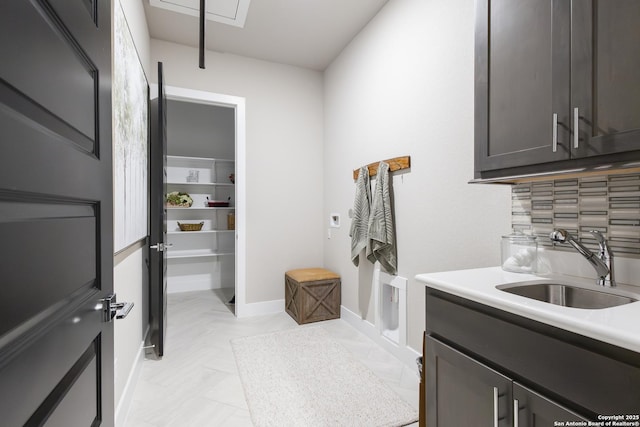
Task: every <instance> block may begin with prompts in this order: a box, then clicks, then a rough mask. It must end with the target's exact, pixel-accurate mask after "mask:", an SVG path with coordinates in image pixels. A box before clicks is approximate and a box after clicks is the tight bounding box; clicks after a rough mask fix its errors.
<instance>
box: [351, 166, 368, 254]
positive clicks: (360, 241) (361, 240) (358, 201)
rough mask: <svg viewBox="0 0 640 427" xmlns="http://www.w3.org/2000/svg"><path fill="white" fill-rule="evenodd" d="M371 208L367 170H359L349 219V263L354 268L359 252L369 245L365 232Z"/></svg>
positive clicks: (364, 167)
mask: <svg viewBox="0 0 640 427" xmlns="http://www.w3.org/2000/svg"><path fill="white" fill-rule="evenodd" d="M370 208H371V184H370V183H369V169H368V168H367V167H366V166H363V167H361V168H360V171H359V172H358V180H357V181H356V198H355V200H354V202H353V218H351V229H350V231H349V237H351V262H353V265H355V266H356V267H357V266H358V265H359V264H360V252H361V251H362V250H363V249H364V248H366V247H367V245H368V244H369V238H368V235H367V230H368V227H369V211H370Z"/></svg>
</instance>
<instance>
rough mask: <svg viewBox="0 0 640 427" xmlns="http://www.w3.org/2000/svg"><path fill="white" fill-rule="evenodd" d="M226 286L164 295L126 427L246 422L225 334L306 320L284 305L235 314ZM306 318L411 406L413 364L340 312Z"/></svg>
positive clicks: (414, 398)
mask: <svg viewBox="0 0 640 427" xmlns="http://www.w3.org/2000/svg"><path fill="white" fill-rule="evenodd" d="M229 292H231V294H230V293H229ZM232 294H233V290H229V289H223V290H214V291H201V292H188V293H181V294H170V295H169V298H168V327H167V339H166V348H165V356H164V357H163V359H162V360H160V361H158V360H152V359H147V360H145V361H144V363H143V366H142V371H141V374H140V379H139V381H138V384H137V386H136V389H135V391H134V395H133V401H132V403H131V407H130V410H129V414H128V417H127V422H126V427H168V426H172V427H173V426H175V427H209V426H211V427H251V426H253V423H252V422H251V417H250V414H249V409H248V407H247V402H246V400H245V397H244V392H243V389H242V384H241V382H240V377H239V375H238V370H237V367H236V363H235V358H234V356H233V352H232V350H231V344H230V342H229V341H230V340H231V339H233V338H236V337H243V336H251V335H258V334H263V333H269V332H275V331H281V330H285V329H292V328H300V327H307V326H310V325H304V326H299V325H298V324H297V323H296V322H295V321H294V320H293V319H291V317H289V315H288V314H286V313H280V314H274V315H268V316H259V317H251V318H246V319H236V318H235V316H234V315H233V313H232V311H231V310H232V308H230V307H228V306H226V305H225V304H224V302H225V301H228V300H229V298H230V297H231V295H232ZM311 325H314V326H321V327H322V328H324V329H325V330H327V331H328V332H329V333H330V334H331V335H332V336H333V337H334V338H335V339H336V340H337V341H338V342H340V343H341V344H342V345H343V346H344V347H345V348H347V349H348V350H349V351H351V353H352V354H353V355H354V356H355V357H357V358H358V359H359V360H360V361H361V362H362V363H363V364H364V365H365V366H367V367H368V368H369V369H371V370H372V371H373V372H374V373H375V374H376V375H377V376H378V377H379V378H381V379H382V380H383V381H384V382H385V383H386V384H388V385H389V386H390V387H391V388H392V389H393V390H395V391H396V392H397V393H398V394H399V395H400V396H401V397H402V398H403V399H405V400H406V401H407V402H408V403H409V404H410V405H412V406H413V407H414V408H416V409H417V408H418V396H419V381H420V380H419V378H418V374H417V373H416V372H415V371H413V370H411V369H408V368H407V367H406V366H405V365H403V364H402V363H401V362H400V361H399V360H398V359H396V358H395V357H394V356H392V355H391V354H389V353H388V352H387V351H385V350H384V349H382V348H381V347H380V346H378V345H377V344H375V343H374V342H373V341H371V340H370V339H369V338H367V337H366V336H364V335H363V334H361V333H360V332H358V331H357V330H356V329H354V328H353V327H351V326H350V325H349V324H348V323H346V322H345V321H343V320H340V319H336V320H329V321H325V322H318V323H313V324H311ZM417 425H418V424H417V423H415V424H413V425H412V426H417Z"/></svg>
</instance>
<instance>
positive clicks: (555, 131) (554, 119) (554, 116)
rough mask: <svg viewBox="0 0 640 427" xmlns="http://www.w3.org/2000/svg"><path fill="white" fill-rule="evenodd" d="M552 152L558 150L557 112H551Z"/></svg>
mask: <svg viewBox="0 0 640 427" xmlns="http://www.w3.org/2000/svg"><path fill="white" fill-rule="evenodd" d="M552 148H553V152H554V153H555V152H556V151H558V113H553V144H552Z"/></svg>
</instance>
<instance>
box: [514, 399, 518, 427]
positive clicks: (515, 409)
mask: <svg viewBox="0 0 640 427" xmlns="http://www.w3.org/2000/svg"><path fill="white" fill-rule="evenodd" d="M518 406H519V403H518V399H513V427H518V423H519V420H518V415H519V412H518V411H519V408H518Z"/></svg>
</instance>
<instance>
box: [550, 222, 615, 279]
mask: <svg viewBox="0 0 640 427" xmlns="http://www.w3.org/2000/svg"><path fill="white" fill-rule="evenodd" d="M589 233H591V234H593V236H594V237H595V238H596V239H597V240H598V246H599V251H598V254H597V255H596V254H594V253H593V252H591V251H590V250H589V249H587V248H586V247H585V246H584V245H583V244H582V243H580V242H579V241H578V240H576V238H575V237H574V236H573V235H571V234H570V233H569V232H568V231H567V230H563V229H557V230H554V231H553V232H551V234H550V235H549V238H550V239H551V241H552V242H558V243H569V244H570V245H571V246H573V247H574V248H575V249H576V250H577V251H578V252H580V255H582V256H583V257H585V258H586V259H587V261H589V263H590V264H591V265H592V266H593V268H595V269H596V273H597V275H598V278H597V279H596V280H597V283H598V285H600V286H607V287H612V286H615V285H616V282H615V280H614V279H613V253H612V252H611V249H609V245H608V244H607V239H605V238H604V236H603V235H602V233H600V232H599V231H597V230H590V231H589Z"/></svg>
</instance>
